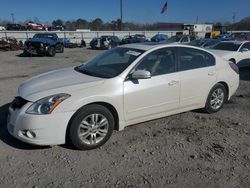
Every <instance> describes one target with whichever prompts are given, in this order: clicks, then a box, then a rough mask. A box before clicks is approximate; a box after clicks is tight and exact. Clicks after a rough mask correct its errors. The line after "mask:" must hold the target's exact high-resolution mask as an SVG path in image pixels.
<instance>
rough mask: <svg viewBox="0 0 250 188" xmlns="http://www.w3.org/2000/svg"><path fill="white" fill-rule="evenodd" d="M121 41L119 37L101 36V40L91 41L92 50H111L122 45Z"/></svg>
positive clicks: (94, 39)
mask: <svg viewBox="0 0 250 188" xmlns="http://www.w3.org/2000/svg"><path fill="white" fill-rule="evenodd" d="M120 42H121V41H120V39H119V38H118V37H117V36H101V37H100V38H93V39H92V40H91V41H90V47H91V48H92V49H111V48H114V47H116V46H118V45H119V44H120Z"/></svg>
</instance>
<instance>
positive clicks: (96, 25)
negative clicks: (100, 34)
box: [90, 18, 103, 31]
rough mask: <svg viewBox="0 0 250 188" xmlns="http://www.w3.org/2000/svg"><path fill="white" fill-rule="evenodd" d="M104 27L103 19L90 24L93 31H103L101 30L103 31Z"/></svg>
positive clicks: (97, 19)
mask: <svg viewBox="0 0 250 188" xmlns="http://www.w3.org/2000/svg"><path fill="white" fill-rule="evenodd" d="M102 25H103V21H102V19H101V18H96V19H95V20H93V21H92V22H91V23H90V29H91V30H95V31H98V30H101V29H102Z"/></svg>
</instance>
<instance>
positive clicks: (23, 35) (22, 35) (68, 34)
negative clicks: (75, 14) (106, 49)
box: [0, 31, 250, 43]
mask: <svg viewBox="0 0 250 188" xmlns="http://www.w3.org/2000/svg"><path fill="white" fill-rule="evenodd" d="M39 32H44V31H0V39H1V38H3V37H15V38H16V39H17V40H18V41H19V40H22V41H25V40H27V39H28V38H32V37H33V36H34V34H36V33H39ZM53 32H54V33H57V34H58V37H59V38H69V39H70V41H71V42H76V43H80V42H81V40H82V39H84V40H85V41H86V43H89V42H90V41H91V39H92V38H94V37H100V36H102V35H116V36H118V37H119V38H120V39H122V38H123V37H124V36H126V35H134V34H144V35H145V36H146V37H147V39H150V38H151V37H152V36H154V35H155V34H158V33H160V34H166V35H168V37H171V36H173V35H175V34H176V32H180V31H53ZM231 32H232V33H235V32H250V31H231ZM198 37H205V33H204V32H203V33H198Z"/></svg>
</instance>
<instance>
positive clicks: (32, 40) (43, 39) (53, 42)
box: [27, 38, 56, 45]
mask: <svg viewBox="0 0 250 188" xmlns="http://www.w3.org/2000/svg"><path fill="white" fill-rule="evenodd" d="M27 42H41V43H46V44H50V45H53V44H55V43H56V42H55V41H54V40H52V39H49V38H32V39H29V40H28V41H27Z"/></svg>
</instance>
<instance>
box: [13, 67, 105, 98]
mask: <svg viewBox="0 0 250 188" xmlns="http://www.w3.org/2000/svg"><path fill="white" fill-rule="evenodd" d="M104 81H105V79H104V78H98V77H93V76H88V75H86V74H82V73H80V72H77V71H75V70H74V68H73V67H72V68H64V69H59V70H55V71H51V72H47V73H44V74H41V75H38V76H35V77H33V78H31V79H29V80H27V81H25V82H23V83H22V84H21V85H20V86H19V88H18V94H19V95H20V96H21V97H22V98H24V99H26V100H28V101H33V102H34V101H37V100H39V99H41V98H44V97H47V96H50V95H54V94H59V93H67V94H71V93H72V91H76V90H81V89H86V88H89V87H93V86H96V85H99V84H102V83H103V82H104Z"/></svg>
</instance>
